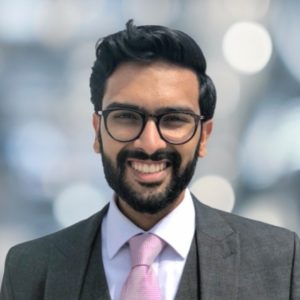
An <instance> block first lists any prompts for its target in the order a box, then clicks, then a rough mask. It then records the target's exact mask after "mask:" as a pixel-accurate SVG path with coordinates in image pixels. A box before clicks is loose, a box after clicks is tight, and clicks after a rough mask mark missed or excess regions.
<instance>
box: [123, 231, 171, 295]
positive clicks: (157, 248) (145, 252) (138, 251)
mask: <svg viewBox="0 0 300 300" xmlns="http://www.w3.org/2000/svg"><path fill="white" fill-rule="evenodd" d="M164 245H165V242H164V241H163V240H161V239H160V238H159V237H157V236H156V235H154V234H151V233H145V234H141V235H136V236H134V237H132V238H131V239H130V240H129V247H130V254H131V265H132V268H131V271H130V273H129V275H128V277H127V279H126V281H125V284H124V286H123V289H122V293H121V300H160V299H161V294H160V288H159V282H158V278H157V276H156V274H155V272H154V270H153V268H152V267H151V264H152V263H153V261H154V260H155V258H156V257H157V256H158V255H159V253H160V252H161V251H162V249H163V247H164Z"/></svg>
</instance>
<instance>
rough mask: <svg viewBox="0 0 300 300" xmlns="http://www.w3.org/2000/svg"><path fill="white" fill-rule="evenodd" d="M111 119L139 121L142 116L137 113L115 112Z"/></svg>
mask: <svg viewBox="0 0 300 300" xmlns="http://www.w3.org/2000/svg"><path fill="white" fill-rule="evenodd" d="M111 118H113V119H114V120H120V119H124V120H138V119H140V116H139V115H138V114H137V113H135V112H133V111H129V110H116V111H113V112H112V113H111Z"/></svg>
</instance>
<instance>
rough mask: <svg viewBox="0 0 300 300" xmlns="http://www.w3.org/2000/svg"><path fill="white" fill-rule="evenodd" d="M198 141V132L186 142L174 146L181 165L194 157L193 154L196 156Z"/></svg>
mask: <svg viewBox="0 0 300 300" xmlns="http://www.w3.org/2000/svg"><path fill="white" fill-rule="evenodd" d="M199 143H200V134H198V135H197V136H195V137H194V138H193V139H192V140H191V141H189V142H188V143H187V144H183V145H181V146H177V147H176V151H177V152H178V153H179V154H180V156H181V159H182V165H184V166H185V165H186V164H187V163H189V162H190V161H191V160H193V159H194V157H195V155H197V156H198V153H197V150H198V145H199Z"/></svg>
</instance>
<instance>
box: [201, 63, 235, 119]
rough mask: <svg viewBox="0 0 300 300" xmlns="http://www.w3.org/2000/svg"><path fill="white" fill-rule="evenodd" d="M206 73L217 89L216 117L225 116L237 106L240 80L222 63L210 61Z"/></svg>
mask: <svg viewBox="0 0 300 300" xmlns="http://www.w3.org/2000/svg"><path fill="white" fill-rule="evenodd" d="M207 73H208V74H209V76H210V77H211V78H212V80H213V82H214V84H215V86H216V89H217V91H218V105H217V107H216V115H215V116H216V117H218V118H226V117H228V116H230V115H231V114H232V113H233V112H234V111H235V110H236V108H237V106H238V104H239V100H240V81H239V78H238V76H237V75H236V74H235V73H234V72H233V71H232V70H231V69H230V68H229V67H228V66H225V65H224V64H222V63H214V62H211V63H210V65H209V67H208V71H207Z"/></svg>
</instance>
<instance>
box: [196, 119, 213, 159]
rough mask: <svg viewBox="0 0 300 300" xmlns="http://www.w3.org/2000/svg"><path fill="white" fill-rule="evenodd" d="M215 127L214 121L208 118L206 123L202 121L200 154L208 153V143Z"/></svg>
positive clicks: (200, 155)
mask: <svg viewBox="0 0 300 300" xmlns="http://www.w3.org/2000/svg"><path fill="white" fill-rule="evenodd" d="M212 129H213V121H212V120H208V121H206V122H204V123H202V132H201V138H200V147H199V150H198V156H199V157H204V156H205V155H206V152H207V151H206V145H207V140H208V138H209V136H210V134H211V132H212Z"/></svg>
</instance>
